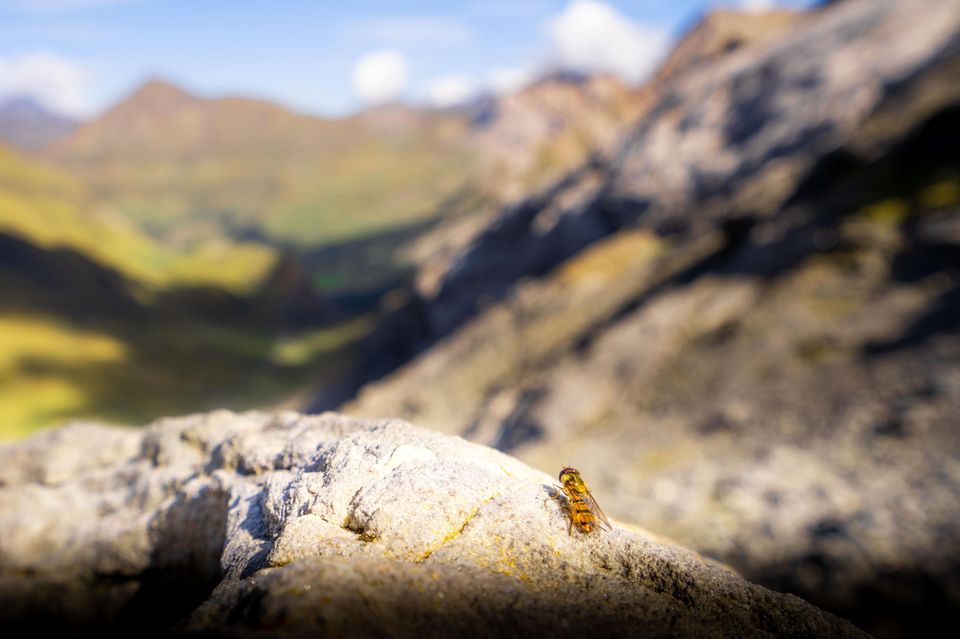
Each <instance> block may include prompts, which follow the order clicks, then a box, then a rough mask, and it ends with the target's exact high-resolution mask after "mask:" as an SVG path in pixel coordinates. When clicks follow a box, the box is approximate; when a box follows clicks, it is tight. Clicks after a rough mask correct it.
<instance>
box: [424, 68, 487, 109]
mask: <svg viewBox="0 0 960 639" xmlns="http://www.w3.org/2000/svg"><path fill="white" fill-rule="evenodd" d="M478 92H479V87H478V86H477V83H476V82H474V81H473V80H472V79H471V78H468V77H467V76H465V75H448V76H444V77H442V78H439V79H437V80H434V82H433V84H431V85H430V89H429V90H428V91H427V99H428V100H429V101H430V104H432V105H433V106H435V107H440V108H445V107H451V106H455V105H457V104H463V103H464V102H466V101H467V100H469V99H470V98H472V97H474V96H475V95H476V94H477V93H478Z"/></svg>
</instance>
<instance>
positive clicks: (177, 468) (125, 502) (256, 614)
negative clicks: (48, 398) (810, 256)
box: [0, 411, 860, 636]
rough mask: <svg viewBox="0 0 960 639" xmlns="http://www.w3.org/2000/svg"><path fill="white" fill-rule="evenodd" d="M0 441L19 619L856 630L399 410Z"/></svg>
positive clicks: (370, 632) (6, 600)
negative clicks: (387, 414)
mask: <svg viewBox="0 0 960 639" xmlns="http://www.w3.org/2000/svg"><path fill="white" fill-rule="evenodd" d="M78 433H84V434H85V436H84V437H76V435H77V434H78ZM67 440H70V441H71V446H69V447H64V446H51V447H50V448H49V449H48V450H47V452H46V459H45V464H46V465H47V467H48V468H50V469H54V468H57V469H59V471H60V472H59V473H58V474H57V480H56V481H55V482H53V481H49V475H43V474H40V475H38V474H37V473H36V472H35V471H34V470H31V465H32V464H33V465H35V461H34V460H32V459H31V456H30V455H28V454H27V453H32V454H34V455H35V454H36V452H37V450H38V448H39V446H40V445H41V444H42V443H43V442H49V441H55V442H56V441H59V442H64V441H67ZM134 440H136V441H137V443H138V444H139V446H138V448H137V450H136V452H132V451H131V449H130V442H131V441H134ZM118 441H122V442H123V443H124V444H123V445H122V446H115V445H114V446H112V447H109V446H108V447H104V446H103V442H107V443H110V442H113V443H114V444H115V443H116V442H118ZM98 451H99V452H98ZM104 451H112V452H109V453H108V452H104ZM83 453H86V454H88V455H91V456H97V463H90V464H77V463H74V462H73V461H72V460H74V459H76V458H77V456H78V455H81V454H83ZM0 456H2V459H3V460H4V461H5V462H6V464H5V466H6V468H5V475H4V485H3V487H2V488H0V616H2V617H3V618H4V621H5V623H6V624H7V625H6V627H7V628H10V629H11V630H14V631H26V630H34V629H38V628H46V629H66V630H75V629H78V628H79V629H82V630H89V629H100V630H101V631H111V630H122V631H124V632H134V631H140V632H143V631H156V630H157V629H158V628H163V627H169V628H175V629H176V630H177V631H179V632H198V633H206V634H212V635H218V636H219V635H227V636H232V635H241V636H300V635H302V634H305V633H308V634H314V635H319V636H343V635H350V636H383V635H390V636H423V635H428V636H429V635H448V634H451V633H456V634H467V635H482V636H493V635H503V634H514V633H519V632H554V633H560V632H573V631H576V630H577V629H578V628H583V627H590V628H591V629H594V630H598V631H610V632H613V633H615V634H617V635H634V636H640V635H643V636H677V635H683V636H769V635H771V634H773V635H778V636H860V633H859V632H858V631H857V630H856V629H855V628H854V627H853V626H851V625H850V624H848V623H847V622H844V621H842V620H840V619H838V618H836V617H833V616H831V615H829V614H827V613H824V612H821V611H820V610H818V609H816V608H814V607H813V606H810V605H809V604H807V603H805V602H803V601H802V600H800V599H798V598H796V597H792V596H790V595H781V594H777V593H774V592H772V591H769V590H766V589H764V588H762V587H759V586H756V585H754V584H751V583H749V582H746V581H744V580H743V579H742V578H740V577H739V576H737V575H736V574H735V573H734V572H733V571H731V570H730V569H728V568H726V567H724V566H722V565H719V564H716V563H714V562H712V561H708V560H704V559H703V558H702V557H700V556H699V555H697V554H696V553H694V552H691V551H689V550H686V549H684V548H682V547H679V546H677V545H675V544H674V543H672V542H669V541H667V540H665V539H661V538H658V537H655V536H654V535H651V534H649V533H646V532H644V531H642V530H639V529H635V528H632V527H629V526H626V525H618V526H617V527H615V529H614V530H612V531H606V532H597V533H594V534H591V535H589V536H585V535H582V534H580V533H577V532H575V531H574V532H573V534H570V533H569V532H568V521H567V518H566V514H565V510H564V507H563V504H562V501H561V500H560V499H559V497H558V496H557V494H556V490H555V488H554V483H553V481H552V478H551V477H550V476H548V475H545V474H544V473H541V472H539V471H536V470H533V469H532V468H530V467H528V466H526V465H524V464H522V463H520V462H518V461H517V460H515V459H513V458H512V457H509V456H507V455H505V454H503V453H500V452H497V451H495V450H492V449H489V448H486V447H484V446H480V445H477V444H471V443H468V442H466V441H464V440H462V439H460V438H457V437H449V436H444V435H440V434H437V433H433V432H430V431H426V430H422V429H420V428H416V427H414V426H411V425H409V424H407V423H405V422H401V421H397V420H380V421H360V420H353V419H348V418H346V417H343V416H339V415H335V414H324V415H321V416H316V417H308V416H303V415H299V414H295V413H281V414H276V415H270V414H264V413H245V414H232V413H228V412H225V411H220V412H215V413H210V414H205V415H193V416H188V417H183V418H178V419H165V420H160V421H159V422H157V423H155V424H153V425H151V426H150V427H148V428H147V429H146V430H145V431H143V432H142V433H137V432H133V431H129V430H123V431H121V430H111V429H106V428H100V427H97V428H93V427H87V426H79V425H75V426H72V427H69V428H68V429H65V430H62V431H54V432H53V433H49V434H45V435H40V436H38V437H37V438H34V439H31V440H26V441H25V442H22V443H19V444H14V445H12V446H9V447H7V448H5V449H2V450H0ZM108 457H112V459H108ZM600 497H601V498H602V496H600ZM160 602H162V605H160Z"/></svg>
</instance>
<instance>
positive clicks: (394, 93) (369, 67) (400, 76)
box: [353, 50, 407, 104]
mask: <svg viewBox="0 0 960 639" xmlns="http://www.w3.org/2000/svg"><path fill="white" fill-rule="evenodd" d="M406 88H407V59H406V57H404V55H403V54H402V53H400V52H399V51H391V50H383V51H373V52H371V53H367V54H366V55H364V56H362V57H361V58H360V59H359V60H357V63H356V64H355V65H354V67H353V90H354V92H355V93H356V94H357V97H359V98H360V100H361V101H363V102H364V103H365V104H380V103H383V102H390V101H392V100H396V99H398V98H399V97H400V96H401V95H402V94H403V92H404V90H405V89H406Z"/></svg>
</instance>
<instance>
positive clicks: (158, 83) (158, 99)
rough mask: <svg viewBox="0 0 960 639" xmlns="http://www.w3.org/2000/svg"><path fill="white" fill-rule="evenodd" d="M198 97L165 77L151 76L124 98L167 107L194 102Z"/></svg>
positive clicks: (130, 101) (139, 102)
mask: <svg viewBox="0 0 960 639" xmlns="http://www.w3.org/2000/svg"><path fill="white" fill-rule="evenodd" d="M196 99H197V98H196V97H194V96H193V95H191V94H190V93H187V92H186V91H185V90H184V89H182V88H180V87H179V86H177V85H175V84H173V83H172V82H169V81H167V80H165V79H163V78H151V79H149V80H147V81H146V82H145V83H144V84H143V85H141V86H140V88H139V89H137V90H135V91H134V92H133V93H132V94H130V96H129V97H128V98H127V99H126V100H124V102H126V103H138V104H144V103H146V104H155V105H157V106H161V107H166V106H174V105H176V104H182V103H185V102H192V101H194V100H196Z"/></svg>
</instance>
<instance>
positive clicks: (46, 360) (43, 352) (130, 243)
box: [0, 148, 369, 439]
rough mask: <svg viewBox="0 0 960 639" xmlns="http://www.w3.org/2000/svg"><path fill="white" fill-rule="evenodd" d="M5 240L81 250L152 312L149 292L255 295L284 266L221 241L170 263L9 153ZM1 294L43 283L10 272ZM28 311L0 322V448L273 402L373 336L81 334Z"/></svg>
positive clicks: (146, 328) (226, 325)
mask: <svg viewBox="0 0 960 639" xmlns="http://www.w3.org/2000/svg"><path fill="white" fill-rule="evenodd" d="M0 233H4V234H7V235H11V236H15V237H18V238H20V239H22V240H25V241H26V242H28V243H30V244H32V245H34V246H36V247H38V250H40V249H73V250H75V251H77V252H78V253H79V254H81V255H84V256H86V257H88V258H89V259H90V260H92V261H93V262H95V263H98V264H101V265H102V266H104V267H107V268H109V269H111V270H112V271H114V272H116V273H117V274H119V275H120V276H122V278H123V279H124V280H126V281H127V282H130V283H131V284H132V285H133V286H134V287H135V288H136V289H137V290H140V291H142V292H143V293H144V294H145V295H143V296H142V297H143V300H142V301H143V303H144V304H147V308H148V310H149V305H150V304H151V303H152V302H151V299H153V298H154V295H152V293H155V294H157V296H162V295H163V294H164V293H166V292H169V291H174V290H179V289H181V288H183V287H188V288H194V287H197V286H202V287H209V288H210V289H211V290H212V291H213V292H217V291H220V292H221V293H231V294H234V295H243V294H245V293H248V292H250V291H252V290H253V289H254V288H256V286H257V285H258V284H259V282H260V281H261V279H262V278H263V276H264V275H265V273H266V272H267V271H268V270H269V268H270V267H271V265H272V264H273V262H274V259H275V256H274V254H273V251H272V250H271V249H269V248H266V247H264V246H263V245H260V244H253V243H250V244H235V243H228V242H225V241H223V240H221V241H218V242H205V243H200V244H198V245H195V246H194V247H193V248H191V249H190V250H189V251H186V252H177V251H173V250H171V249H169V248H167V247H164V246H162V245H159V244H157V243H156V242H155V241H153V240H151V239H150V238H149V237H147V236H146V235H144V234H143V233H141V232H139V231H138V230H137V229H135V228H134V227H132V226H131V225H129V224H126V223H124V222H123V220H122V219H117V218H116V217H115V216H113V215H111V214H110V212H109V211H108V210H106V209H104V208H103V207H100V206H98V205H97V204H96V202H95V201H94V199H93V198H92V197H91V195H90V194H89V193H88V192H87V190H86V189H85V188H84V187H83V186H82V185H81V184H80V183H79V182H77V181H76V180H74V179H72V178H70V177H67V176H65V175H63V174H62V173H61V172H59V171H57V170H55V169H52V168H50V167H46V166H43V165H42V164H39V163H36V162H34V161H30V160H27V159H25V158H23V157H22V156H19V155H17V154H16V153H14V152H11V151H8V150H5V149H2V148H0ZM0 283H2V284H3V288H4V289H6V290H9V291H11V294H15V293H16V291H17V290H18V289H19V287H21V286H33V285H36V283H34V282H32V281H30V280H24V279H22V278H19V277H18V276H17V274H16V273H15V272H11V273H5V272H2V271H0ZM52 286H56V284H52ZM53 293H54V294H56V289H55V290H54V291H53ZM20 298H22V299H20V301H21V302H24V301H25V300H29V299H31V297H30V296H29V295H26V296H20ZM18 299H19V298H18ZM26 306H27V307H28V308H25V307H24V303H20V304H14V305H6V306H5V308H6V309H7V310H0V439H9V438H13V437H19V436H22V435H25V434H27V433H29V432H30V431H32V430H35V429H37V428H41V427H45V426H49V425H53V424H56V423H59V422H62V421H63V420H65V419H68V418H74V417H92V418H99V419H107V420H112V421H119V422H132V423H142V422H144V421H146V420H149V419H151V418H154V417H157V416H160V415H164V414H172V413H178V412H188V411H192V410H199V409H202V408H211V407H215V406H230V407H233V408H248V407H253V406H257V405H264V404H276V403H278V402H282V401H283V400H284V399H287V398H289V396H290V394H291V392H292V391H294V390H296V389H297V388H300V387H307V386H310V387H312V385H313V384H316V383H318V382H320V381H322V378H323V376H324V375H325V374H327V373H325V371H330V370H335V367H336V366H339V365H344V366H345V365H346V363H345V359H344V358H348V357H349V353H348V352H347V351H345V350H344V349H343V347H344V346H345V345H346V344H348V343H350V342H351V341H352V340H354V339H356V338H357V337H359V336H360V335H362V334H363V333H364V332H365V331H366V330H368V327H369V323H368V322H367V321H365V320H356V321H353V322H350V323H347V324H343V325H339V326H332V327H328V328H322V329H311V330H308V331H305V332H304V333H302V334H292V335H279V334H277V333H276V331H272V330H270V329H269V328H263V327H256V326H251V325H250V324H249V323H246V324H245V323H243V322H240V321H238V322H236V323H235V324H231V323H230V322H224V321H218V322H213V321H211V320H200V319H196V318H193V319H188V318H189V316H190V309H188V308H184V309H181V310H182V311H183V312H182V314H179V315H178V314H174V315H171V313H170V309H169V308H168V309H167V311H166V312H164V313H162V314H161V315H162V316H161V315H157V314H151V313H149V312H148V313H147V314H146V315H145V316H144V317H145V318H146V319H141V320H139V321H131V320H130V319H129V318H128V319H121V318H111V317H109V316H104V314H103V313H101V314H99V316H100V317H101V319H99V320H94V321H91V320H89V319H88V320H86V321H85V322H84V323H83V325H82V326H81V325H80V324H78V323H77V322H75V321H71V320H69V319H68V318H66V317H65V316H61V315H59V314H55V313H53V312H50V311H49V310H43V309H41V308H36V309H34V310H30V308H29V306H30V304H29V302H26ZM12 308H16V310H11V309H12ZM239 319H242V318H238V320H239Z"/></svg>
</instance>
